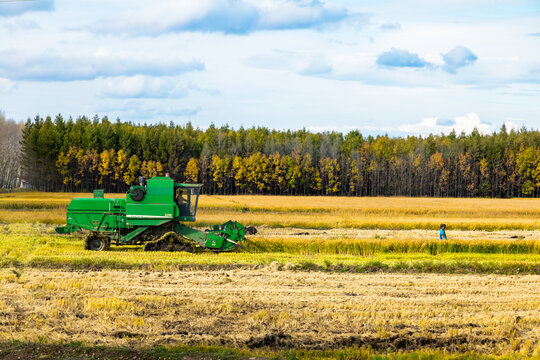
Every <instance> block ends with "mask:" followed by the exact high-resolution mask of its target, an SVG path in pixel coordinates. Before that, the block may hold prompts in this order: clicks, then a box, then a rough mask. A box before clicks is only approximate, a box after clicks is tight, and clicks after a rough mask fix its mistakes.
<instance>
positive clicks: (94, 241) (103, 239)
mask: <svg viewBox="0 0 540 360" xmlns="http://www.w3.org/2000/svg"><path fill="white" fill-rule="evenodd" d="M110 246H111V239H109V237H107V236H105V235H103V234H101V233H99V232H95V231H94V232H92V233H90V234H89V235H88V236H87V237H86V239H84V248H85V249H86V250H92V251H104V250H109V247H110Z"/></svg>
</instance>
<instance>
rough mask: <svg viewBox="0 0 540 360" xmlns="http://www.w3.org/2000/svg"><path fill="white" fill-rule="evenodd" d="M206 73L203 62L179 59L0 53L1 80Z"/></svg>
mask: <svg viewBox="0 0 540 360" xmlns="http://www.w3.org/2000/svg"><path fill="white" fill-rule="evenodd" d="M203 69H204V64H203V63H202V62H201V61H199V60H187V61H186V60H182V59H178V58H175V57H145V58H142V57H126V56H110V55H107V54H105V53H104V52H103V51H98V54H96V55H94V56H92V55H78V56H66V55H61V54H58V53H56V52H50V51H49V52H45V53H42V54H26V53H20V52H17V51H7V50H5V51H0V76H1V77H5V78H8V79H12V80H31V81H77V80H93V79H97V78H106V77H111V76H132V75H139V74H144V75H148V76H170V75H178V74H181V73H185V72H188V71H196V70H203Z"/></svg>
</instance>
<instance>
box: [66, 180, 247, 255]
mask: <svg viewBox="0 0 540 360" xmlns="http://www.w3.org/2000/svg"><path fill="white" fill-rule="evenodd" d="M201 187H202V185H201V184H182V183H176V182H174V180H173V179H171V178H170V177H154V178H151V179H149V180H148V181H147V180H146V179H145V178H144V177H142V178H141V180H140V183H139V185H133V186H131V188H130V189H129V191H128V193H127V194H126V198H125V199H114V198H105V197H104V193H103V190H94V198H74V199H73V200H72V201H71V203H70V204H69V205H68V208H67V214H66V225H65V226H61V227H57V228H56V231H57V232H58V233H60V234H69V233H72V232H75V231H89V232H90V233H89V234H88V236H87V237H86V240H85V248H86V249H88V250H106V249H108V248H109V246H110V245H111V243H114V244H115V245H118V246H119V245H141V244H144V249H145V250H148V251H156V250H166V251H188V252H195V251H200V250H203V249H208V250H210V251H215V252H222V251H232V250H234V249H236V248H237V247H238V246H242V245H241V242H242V241H243V240H244V236H245V228H244V226H243V225H241V224H240V223H238V222H236V221H228V222H226V223H224V224H222V225H214V226H213V228H211V229H207V230H205V231H200V230H197V229H193V228H190V227H188V226H186V225H184V224H183V222H189V221H195V217H196V214H197V205H198V201H199V195H200V191H201Z"/></svg>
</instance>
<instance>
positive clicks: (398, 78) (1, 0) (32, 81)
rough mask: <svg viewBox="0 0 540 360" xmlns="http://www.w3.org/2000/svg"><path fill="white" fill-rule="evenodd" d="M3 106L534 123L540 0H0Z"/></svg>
mask: <svg viewBox="0 0 540 360" xmlns="http://www.w3.org/2000/svg"><path fill="white" fill-rule="evenodd" d="M0 111H3V112H4V114H5V115H6V117H8V118H13V119H15V120H21V121H24V120H26V119H27V118H29V117H30V118H33V117H35V116H36V115H37V114H39V115H41V116H47V115H51V116H55V115H56V114H59V113H60V114H62V115H63V116H64V117H69V116H72V117H74V118H75V117H77V116H80V115H87V116H90V117H92V116H94V115H96V114H97V115H98V116H100V117H102V116H108V117H109V118H110V119H111V120H114V119H116V118H120V120H121V121H131V122H133V123H148V124H153V123H159V122H162V123H167V124H168V123H170V122H173V123H175V124H179V125H182V124H185V123H187V122H191V123H192V124H193V125H194V126H196V127H199V128H202V129H204V128H207V127H208V126H209V125H210V124H215V125H216V126H222V125H226V124H228V125H229V126H230V127H233V128H239V127H241V126H243V127H252V126H256V127H258V126H265V127H269V128H276V129H293V130H294V129H302V128H305V129H308V130H311V131H341V132H344V133H346V132H348V131H351V130H355V129H357V130H359V131H360V132H362V133H364V134H370V135H377V134H389V135H391V136H407V135H417V134H422V135H427V134H429V133H434V134H440V133H449V132H451V131H452V130H453V129H455V130H456V131H457V132H461V131H464V132H466V133H468V132H470V131H472V130H473V129H474V128H477V129H478V130H479V131H480V132H482V133H490V132H493V131H498V130H499V129H500V128H501V126H502V125H503V124H505V125H506V126H507V127H508V128H514V129H518V128H521V127H523V126H525V127H527V128H529V129H530V128H533V129H538V128H540V1H532V0H513V1H510V0H489V1H488V0H468V1H465V0H453V1H438V0H409V1H399V0H377V1H375V0H355V1H353V0H329V1H320V0H197V1H192V0H163V1H162V0H157V1H149V0H146V1H142V0H129V1H128V0H92V1H86V0H78V1H67V0H66V1H62V0H33V1H13V0H7V1H6V0H0Z"/></svg>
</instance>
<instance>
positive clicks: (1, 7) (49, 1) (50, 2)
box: [0, 0, 54, 17]
mask: <svg viewBox="0 0 540 360" xmlns="http://www.w3.org/2000/svg"><path fill="white" fill-rule="evenodd" d="M53 10H54V0H39V1H20V0H19V1H9V2H6V1H5V2H4V4H1V3H0V17H2V16H18V15H22V14H24V13H26V12H32V11H53Z"/></svg>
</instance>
